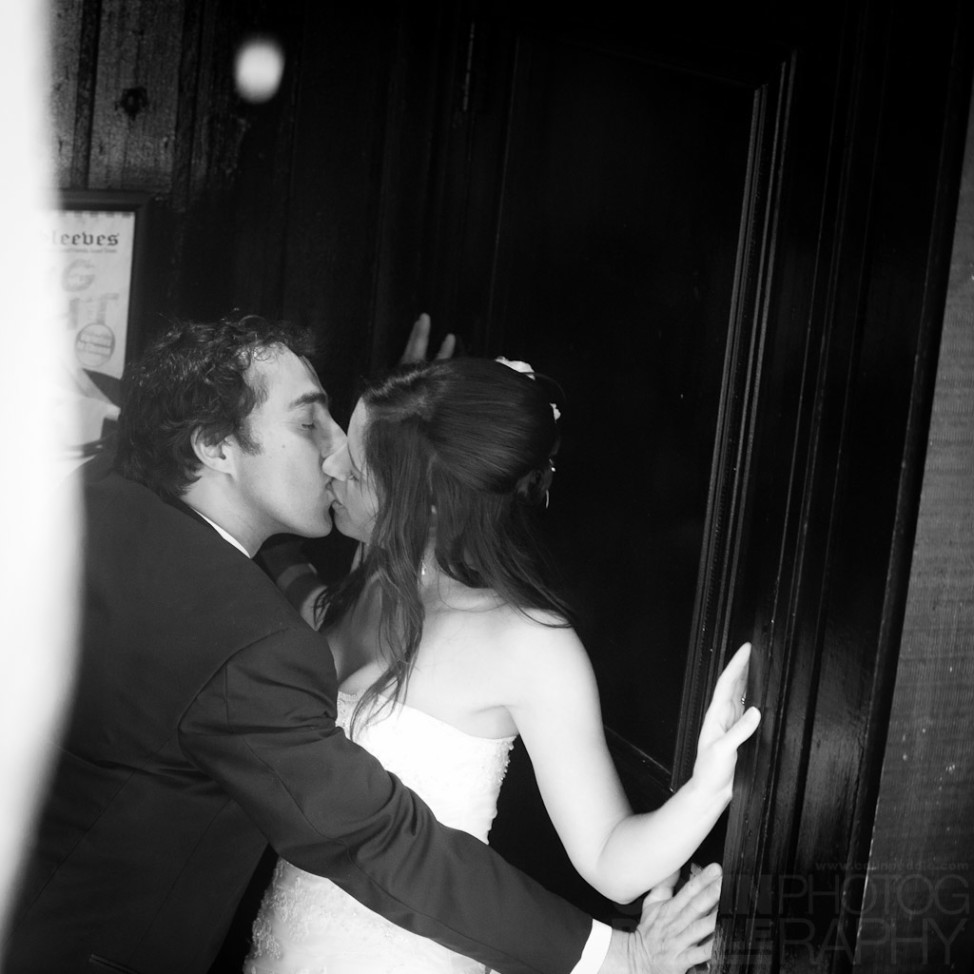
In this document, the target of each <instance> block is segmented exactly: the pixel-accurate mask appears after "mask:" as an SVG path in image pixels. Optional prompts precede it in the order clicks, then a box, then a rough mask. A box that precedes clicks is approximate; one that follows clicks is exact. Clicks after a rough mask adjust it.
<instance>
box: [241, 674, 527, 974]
mask: <svg viewBox="0 0 974 974" xmlns="http://www.w3.org/2000/svg"><path fill="white" fill-rule="evenodd" d="M356 700H357V698H356V697H353V696H351V695H349V694H346V693H339V696H338V723H339V724H340V725H341V726H342V727H343V728H344V729H345V731H346V733H347V732H348V728H349V723H350V720H351V716H352V711H353V709H354V707H355V703H356ZM350 736H354V740H355V741H356V742H357V743H358V744H360V745H361V746H362V747H364V748H366V749H367V750H368V751H370V752H371V753H372V754H374V755H375V756H376V757H377V758H378V759H379V760H380V761H381V762H382V764H383V765H384V766H385V768H386V769H387V770H388V771H391V772H393V773H394V774H396V775H397V776H398V777H399V778H400V779H401V780H402V781H403V782H404V783H405V784H406V785H408V786H409V787H410V788H412V789H413V791H415V792H416V794H418V795H419V796H420V797H421V798H422V799H423V800H424V801H425V802H426V803H427V804H428V805H429V806H430V808H431V809H432V810H433V812H434V814H435V815H436V817H437V819H439V821H440V822H442V823H443V824H444V825H449V826H451V827H452V828H456V829H463V830H465V831H467V832H469V833H470V834H471V835H474V836H476V837H477V838H479V839H481V840H482V841H484V842H486V841H487V833H488V832H489V830H490V825H491V822H493V820H494V815H495V814H496V812H497V796H498V793H499V791H500V786H501V783H502V781H503V780H504V774H505V772H506V770H507V762H508V759H509V757H510V750H511V745H512V744H513V742H514V738H511V737H505V738H500V739H496V740H495V739H488V738H483V737H473V736H471V735H470V734H467V733H465V732H463V731H461V730H458V729H457V728H455V727H453V726H452V725H450V724H446V723H444V722H443V721H441V720H438V719H437V718H435V717H431V716H430V715H429V714H426V713H424V712H422V711H420V710H416V709H415V708H413V707H409V706H406V705H404V704H396V705H387V706H385V707H384V708H382V709H380V710H379V711H378V713H377V715H376V716H374V717H373V719H372V720H370V721H365V719H364V718H360V719H359V721H358V722H357V724H356V727H355V731H354V735H350ZM483 969H484V968H483V965H480V964H477V963H476V962H474V961H471V960H469V959H467V958H463V957H460V956H459V955H457V954H454V953H452V952H451V951H448V950H446V949H445V948H443V947H440V946H439V945H438V944H435V943H433V942H432V941H430V940H426V939H425V938H423V937H418V936H416V935H415V934H411V933H409V932H408V931H406V930H403V929H401V928H400V927H397V926H395V925H394V924H392V923H390V922H389V921H388V920H386V919H384V918H383V917H380V916H378V915H377V914H375V913H373V912H372V911H371V910H368V909H366V908H365V907H364V906H362V905H361V904H360V903H358V902H357V901H356V900H354V899H352V898H351V897H350V896H348V894H346V893H344V892H343V891H342V890H340V889H339V888H338V887H337V886H335V885H334V883H332V882H330V881H329V880H327V879H324V878H322V877H320V876H314V875H311V874H310V873H306V872H304V871H303V870H301V869H298V868H297V867H296V866H292V865H291V864H290V863H287V862H285V861H283V860H280V861H279V862H278V864H277V867H276V869H275V871H274V878H273V879H272V881H271V885H270V886H269V887H268V890H267V892H266V894H265V895H264V902H263V904H262V905H261V908H260V912H259V913H258V915H257V919H256V921H255V922H254V946H253V949H252V951H251V954H250V956H249V957H248V958H247V961H246V964H245V966H244V971H245V974H475V972H481V971H483Z"/></svg>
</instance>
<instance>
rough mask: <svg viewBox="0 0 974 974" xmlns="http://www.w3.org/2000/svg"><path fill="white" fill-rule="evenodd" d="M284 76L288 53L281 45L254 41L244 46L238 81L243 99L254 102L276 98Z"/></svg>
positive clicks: (237, 68) (236, 73)
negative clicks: (285, 59)
mask: <svg viewBox="0 0 974 974" xmlns="http://www.w3.org/2000/svg"><path fill="white" fill-rule="evenodd" d="M283 74H284V51H282V50H281V45H280V44H278V43H277V41H275V40H272V39H271V38H268V37H254V38H251V39H250V40H247V41H244V43H243V44H241V45H240V48H239V50H238V51H237V59H236V63H235V65H234V77H235V79H236V82H237V91H238V93H239V94H240V97H241V98H245V99H246V100H247V101H252V102H263V101H267V100H268V99H270V98H273V97H274V95H275V94H276V92H277V88H278V86H279V85H280V83H281V75H283Z"/></svg>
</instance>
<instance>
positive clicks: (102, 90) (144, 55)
mask: <svg viewBox="0 0 974 974" xmlns="http://www.w3.org/2000/svg"><path fill="white" fill-rule="evenodd" d="M183 14H184V0H172V2H167V3H157V2H153V0H144V2H143V0H102V10H101V15H102V16H101V27H100V36H99V58H98V80H97V85H96V89H95V105H94V133H95V134H94V136H93V138H92V146H91V159H90V163H89V181H88V188H89V189H138V190H142V191H145V192H150V193H163V194H164V193H168V192H169V190H170V188H171V186H172V169H173V153H174V148H175V146H174V143H175V134H176V111H177V95H178V90H179V86H178V80H179V74H178V72H179V63H180V51H181V45H182V39H183V30H182V28H183Z"/></svg>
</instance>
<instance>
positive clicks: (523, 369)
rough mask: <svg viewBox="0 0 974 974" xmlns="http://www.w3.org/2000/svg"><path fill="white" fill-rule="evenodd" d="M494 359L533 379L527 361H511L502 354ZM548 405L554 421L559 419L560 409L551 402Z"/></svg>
mask: <svg viewBox="0 0 974 974" xmlns="http://www.w3.org/2000/svg"><path fill="white" fill-rule="evenodd" d="M494 361H495V362H500V363H501V365H506V366H507V367H508V368H509V369H514V371H515V372H520V373H521V374H522V375H526V376H527V377H528V378H529V379H534V369H533V368H532V366H530V365H529V364H528V363H527V362H512V361H511V360H510V359H506V358H504V356H503V355H498V356H497V358H495V359H494ZM548 405H549V406H551V412H552V413H553V414H554V417H555V422H558V420H559V419H561V410H560V409H559V408H558V407H557V406H556V405H555V404H554V403H553V402H552V403H549V404H548Z"/></svg>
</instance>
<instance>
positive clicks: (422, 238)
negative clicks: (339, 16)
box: [370, 2, 465, 369]
mask: <svg viewBox="0 0 974 974" xmlns="http://www.w3.org/2000/svg"><path fill="white" fill-rule="evenodd" d="M459 7H460V5H458V4H450V3H445V2H431V3H428V4H423V5H420V6H419V8H417V9H414V10H410V11H409V13H408V15H403V16H402V17H401V19H400V22H399V29H398V31H397V36H396V41H395V48H394V50H393V52H392V58H393V60H392V73H391V77H390V84H389V89H388V109H387V112H388V114H387V118H388V123H387V127H386V136H385V147H384V150H383V155H382V175H381V185H380V187H379V190H378V191H379V209H378V239H377V256H376V261H377V266H376V274H375V280H374V286H375V295H374V299H373V300H374V313H373V331H372V348H371V358H370V367H371V368H373V369H383V368H386V367H388V366H389V365H390V364H391V363H392V362H395V361H396V360H397V359H398V357H399V355H400V354H401V352H402V345H403V339H404V335H405V333H406V329H407V327H408V326H409V325H410V324H411V323H412V321H413V320H414V318H415V317H416V315H417V314H419V313H420V312H423V311H425V312H432V313H433V317H434V320H433V341H432V344H433V345H434V346H436V345H437V344H438V342H439V340H440V339H441V337H442V335H443V334H445V333H446V332H447V331H450V330H451V327H452V324H451V322H450V321H449V320H444V319H443V317H442V316H441V314H440V313H439V312H440V306H439V305H438V304H437V292H438V287H437V283H436V282H435V281H430V280H428V279H427V278H426V277H425V276H424V275H425V273H426V271H427V270H428V267H429V252H430V239H431V237H432V236H433V234H434V233H435V226H431V222H430V220H429V217H430V213H431V212H432V211H434V208H435V206H436V191H437V185H438V184H437V180H436V172H435V168H434V156H435V153H436V149H437V147H438V145H439V144H440V140H442V139H443V137H444V132H445V131H446V129H444V128H442V127H441V126H443V125H446V126H447V127H448V125H449V120H448V119H445V118H444V108H445V106H446V111H447V112H448V111H449V108H448V105H449V103H451V102H452V100H453V93H454V84H455V80H454V79H455V71H456V63H457V59H458V57H461V56H462V54H463V52H464V51H465V48H464V47H463V46H462V45H458V44H457V43H456V20H457V17H458V15H459ZM436 223H437V225H438V223H439V221H436Z"/></svg>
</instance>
